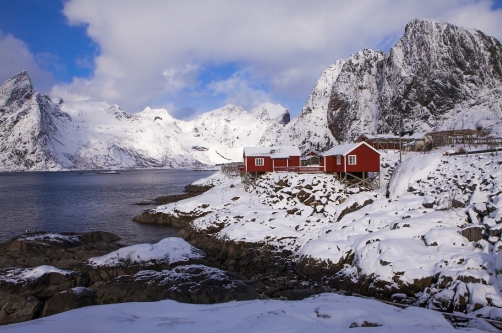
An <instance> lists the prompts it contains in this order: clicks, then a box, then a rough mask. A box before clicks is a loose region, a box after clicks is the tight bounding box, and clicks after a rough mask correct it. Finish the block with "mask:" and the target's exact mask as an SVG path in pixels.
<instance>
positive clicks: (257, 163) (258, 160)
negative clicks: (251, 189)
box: [254, 157, 265, 166]
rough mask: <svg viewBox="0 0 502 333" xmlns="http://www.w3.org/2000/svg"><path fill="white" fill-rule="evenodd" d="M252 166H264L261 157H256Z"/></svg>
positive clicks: (263, 160)
mask: <svg viewBox="0 0 502 333" xmlns="http://www.w3.org/2000/svg"><path fill="white" fill-rule="evenodd" d="M254 165H255V166H264V165H265V159H264V158H263V157H257V158H255V159H254Z"/></svg>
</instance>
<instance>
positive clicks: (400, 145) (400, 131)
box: [398, 108, 402, 163]
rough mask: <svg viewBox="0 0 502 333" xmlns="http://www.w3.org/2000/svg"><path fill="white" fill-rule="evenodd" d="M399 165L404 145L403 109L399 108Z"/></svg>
mask: <svg viewBox="0 0 502 333" xmlns="http://www.w3.org/2000/svg"><path fill="white" fill-rule="evenodd" d="M398 112H399V163H401V148H402V143H401V133H402V129H401V108H399V111H398Z"/></svg>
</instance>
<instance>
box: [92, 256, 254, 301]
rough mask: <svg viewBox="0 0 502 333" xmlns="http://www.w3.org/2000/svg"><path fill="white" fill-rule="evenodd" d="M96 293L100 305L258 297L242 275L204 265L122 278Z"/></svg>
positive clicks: (230, 299) (249, 282)
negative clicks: (165, 300) (164, 300)
mask: <svg viewBox="0 0 502 333" xmlns="http://www.w3.org/2000/svg"><path fill="white" fill-rule="evenodd" d="M96 293H97V295H98V298H99V303H100V304H110V303H122V302H145V301H159V300H163V299H173V300H175V301H178V302H183V303H197V304H212V303H220V302H229V301H241V300H250V299H256V298H258V294H257V293H256V290H255V287H254V285H253V283H252V282H251V281H248V280H247V279H245V278H244V277H243V276H241V275H239V274H235V273H230V272H225V271H222V270H220V269H217V268H213V267H208V266H204V265H187V266H178V267H176V268H174V269H173V270H169V271H168V270H164V271H161V272H157V271H150V270H148V271H141V272H139V273H137V274H135V275H132V276H131V275H123V276H120V277H118V278H116V279H113V280H112V281H109V282H107V283H104V284H102V285H101V286H99V287H98V288H97V290H96Z"/></svg>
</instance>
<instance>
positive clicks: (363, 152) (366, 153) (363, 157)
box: [342, 144, 380, 172]
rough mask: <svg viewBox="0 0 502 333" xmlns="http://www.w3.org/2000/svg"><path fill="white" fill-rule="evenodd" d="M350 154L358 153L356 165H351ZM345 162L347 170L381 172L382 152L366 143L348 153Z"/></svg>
mask: <svg viewBox="0 0 502 333" xmlns="http://www.w3.org/2000/svg"><path fill="white" fill-rule="evenodd" d="M349 155H356V165H349ZM342 163H343V160H342ZM345 163H346V164H345V165H346V166H347V167H346V172H380V154H378V153H377V152H375V151H374V150H373V149H371V148H369V147H367V146H366V145H364V144H363V145H360V146H359V147H357V148H356V149H354V150H353V151H351V152H350V153H348V154H347V155H346V156H345ZM342 167H343V166H342ZM342 172H343V171H342Z"/></svg>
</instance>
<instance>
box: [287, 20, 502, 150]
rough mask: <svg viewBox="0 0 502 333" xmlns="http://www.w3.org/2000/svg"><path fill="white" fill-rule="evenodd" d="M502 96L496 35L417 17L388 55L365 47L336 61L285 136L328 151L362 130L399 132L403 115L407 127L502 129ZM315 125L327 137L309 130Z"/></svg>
mask: <svg viewBox="0 0 502 333" xmlns="http://www.w3.org/2000/svg"><path fill="white" fill-rule="evenodd" d="M501 97H502V46H501V44H500V42H499V41H498V40H496V39H495V38H493V37H489V36H486V35H485V34H484V33H482V32H481V31H479V30H467V29H463V28H460V27H457V26H455V25H452V24H449V23H445V22H439V21H433V20H421V19H414V20H412V21H411V22H409V23H408V24H407V26H406V28H405V32H404V35H403V37H402V38H401V39H400V40H399V41H398V42H397V43H396V45H395V46H394V47H392V48H391V49H390V51H389V52H388V53H382V52H380V51H373V50H369V49H365V50H363V51H360V52H358V53H356V54H354V55H352V56H350V57H349V58H348V59H345V60H339V61H337V62H335V63H334V64H333V65H331V66H330V67H329V68H328V69H327V70H326V71H325V72H324V73H323V74H322V75H321V78H320V79H319V81H318V83H317V85H316V87H315V88H314V89H313V90H312V92H311V95H310V96H309V99H308V101H307V103H306V104H305V107H304V108H303V110H302V113H301V115H300V116H299V117H298V119H297V120H296V121H293V122H292V125H293V123H294V126H295V127H296V128H292V129H290V130H289V131H288V132H287V135H286V136H284V137H283V138H282V140H283V141H289V142H290V143H292V144H298V145H300V146H301V147H302V148H304V147H306V146H308V145H309V144H310V143H314V145H317V146H320V149H327V148H329V147H330V146H331V145H333V144H336V143H340V142H346V141H350V140H353V139H354V138H356V137H357V136H358V135H359V134H361V133H394V134H398V131H399V123H398V119H399V116H401V117H402V130H403V131H408V132H419V133H423V132H429V131H434V130H446V129H460V128H462V126H464V128H473V129H475V128H483V129H488V130H491V131H492V134H494V135H502V103H501V99H500V98H501ZM462 123H463V125H462ZM310 127H312V128H317V133H320V134H321V138H319V137H317V136H316V134H314V133H312V132H309V131H303V129H304V128H310ZM317 135H318V134H317Z"/></svg>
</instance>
